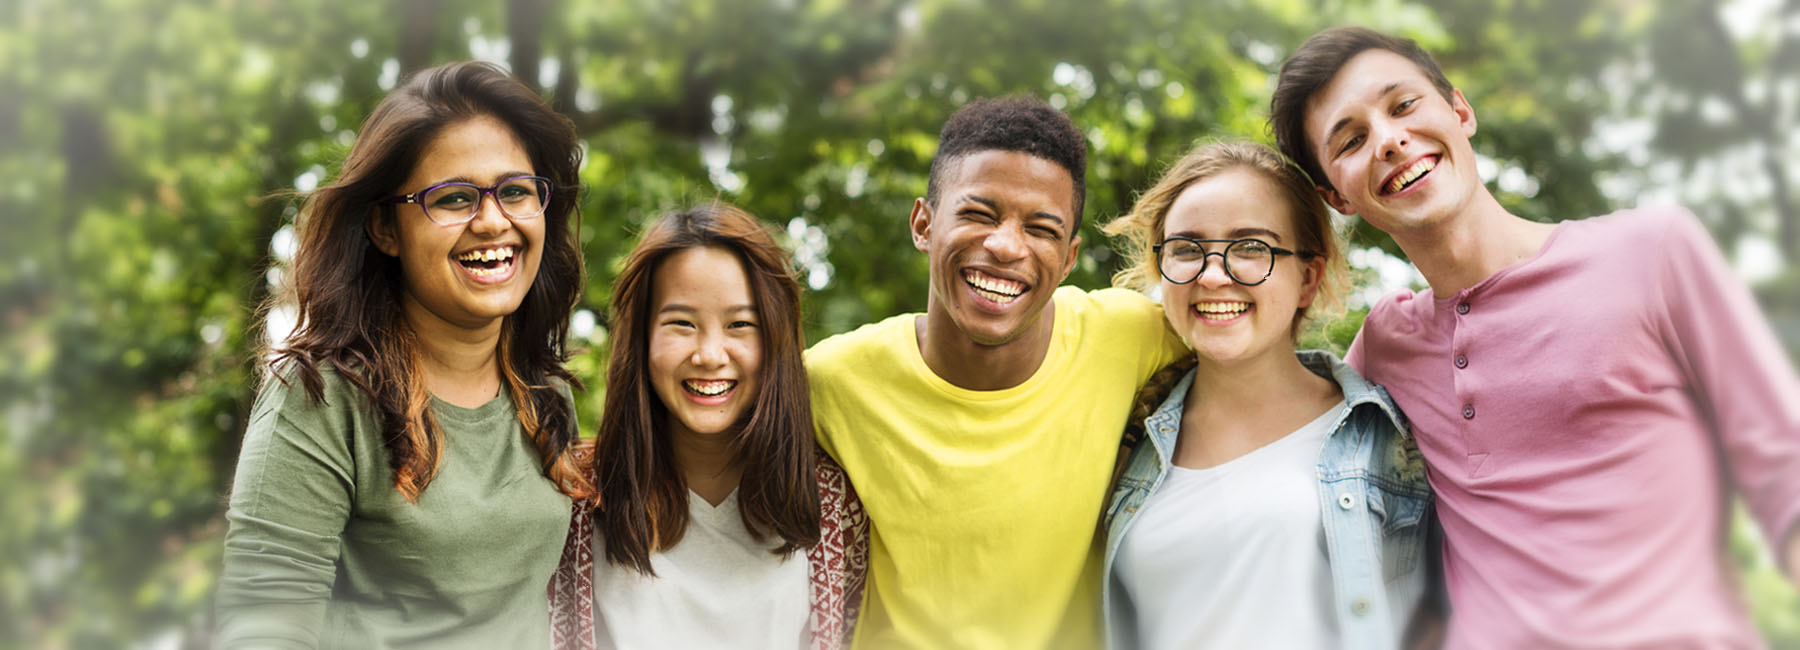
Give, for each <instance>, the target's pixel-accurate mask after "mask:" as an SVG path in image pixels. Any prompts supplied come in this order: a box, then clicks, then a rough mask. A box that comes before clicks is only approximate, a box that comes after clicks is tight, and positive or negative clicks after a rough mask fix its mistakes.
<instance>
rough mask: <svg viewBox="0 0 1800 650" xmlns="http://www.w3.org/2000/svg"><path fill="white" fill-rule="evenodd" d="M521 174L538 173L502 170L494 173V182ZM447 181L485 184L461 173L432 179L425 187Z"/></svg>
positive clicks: (530, 174) (531, 174)
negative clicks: (440, 178)
mask: <svg viewBox="0 0 1800 650" xmlns="http://www.w3.org/2000/svg"><path fill="white" fill-rule="evenodd" d="M519 176H536V174H533V173H531V172H522V171H518V170H512V171H504V172H500V173H499V174H496V175H494V182H495V183H499V182H500V181H503V180H506V179H508V178H516V177H519ZM445 183H468V184H470V185H484V184H485V183H480V182H477V181H476V180H475V178H474V177H472V176H465V175H461V174H459V175H456V176H451V177H449V178H446V179H442V180H437V181H432V182H430V183H427V184H426V185H425V187H435V186H438V185H443V184H445Z"/></svg>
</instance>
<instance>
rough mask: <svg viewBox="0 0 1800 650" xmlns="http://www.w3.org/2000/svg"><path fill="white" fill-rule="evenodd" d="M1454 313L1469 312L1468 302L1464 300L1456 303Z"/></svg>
mask: <svg viewBox="0 0 1800 650" xmlns="http://www.w3.org/2000/svg"><path fill="white" fill-rule="evenodd" d="M1456 313H1458V314H1467V313H1469V303H1466V302H1459V303H1456Z"/></svg>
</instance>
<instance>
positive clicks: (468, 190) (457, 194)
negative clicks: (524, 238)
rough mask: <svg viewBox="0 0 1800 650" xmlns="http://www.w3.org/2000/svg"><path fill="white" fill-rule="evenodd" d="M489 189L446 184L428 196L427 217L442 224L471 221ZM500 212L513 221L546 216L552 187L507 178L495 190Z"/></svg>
mask: <svg viewBox="0 0 1800 650" xmlns="http://www.w3.org/2000/svg"><path fill="white" fill-rule="evenodd" d="M486 189H487V188H483V187H478V186H475V185H471V184H469V183H445V184H443V185H439V186H437V187H434V188H431V190H430V191H427V192H426V193H425V201H424V203H425V216H428V217H431V220H432V221H436V222H438V223H442V224H456V223H462V222H465V221H468V220H470V219H473V218H474V217H475V213H476V212H478V211H480V210H481V198H482V194H483V193H484V191H485V190H486ZM493 193H494V201H495V202H496V203H499V204H500V211H501V212H503V213H505V214H506V216H508V217H512V218H514V219H525V218H529V217H535V216H538V215H540V214H543V213H544V207H545V206H546V205H548V204H549V202H550V184H549V183H546V182H544V181H543V180H542V179H538V178H528V177H519V178H512V179H507V180H506V181H503V182H501V183H500V185H498V186H496V187H495V188H494V189H493Z"/></svg>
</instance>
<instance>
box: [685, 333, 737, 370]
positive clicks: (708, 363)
mask: <svg viewBox="0 0 1800 650" xmlns="http://www.w3.org/2000/svg"><path fill="white" fill-rule="evenodd" d="M729 356H730V355H728V354H726V353H725V340H724V337H722V336H720V335H718V334H702V335H701V336H700V339H699V340H698V341H696V345H695V346H694V354H693V356H692V357H690V358H689V361H690V362H691V363H693V364H694V365H695V366H698V367H701V368H718V367H720V366H723V365H725V361H726V359H727V358H728V357H729Z"/></svg>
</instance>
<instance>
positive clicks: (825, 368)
mask: <svg viewBox="0 0 1800 650" xmlns="http://www.w3.org/2000/svg"><path fill="white" fill-rule="evenodd" d="M918 316H919V315H918V314H916V313H906V314H900V315H898V316H890V317H888V318H885V319H882V320H879V321H876V322H873V323H869V324H867V325H864V326H862V327H858V328H856V329H854V330H851V331H848V332H844V333H842V334H837V335H833V336H829V337H826V338H825V340H822V341H819V342H818V343H814V344H813V346H812V347H811V348H808V349H807V350H806V354H805V358H806V368H807V371H808V372H809V373H826V374H830V373H832V372H835V371H838V370H841V369H851V368H854V367H855V366H858V365H860V364H863V363H867V362H868V361H869V360H871V358H873V357H879V356H889V355H897V354H900V353H901V352H903V351H904V350H905V349H906V347H905V346H907V345H916V343H914V342H913V341H912V340H911V339H910V338H909V337H908V334H910V333H911V332H912V331H913V330H912V327H911V323H910V322H909V321H910V319H914V318H918Z"/></svg>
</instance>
